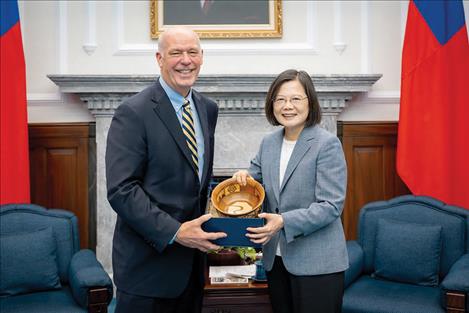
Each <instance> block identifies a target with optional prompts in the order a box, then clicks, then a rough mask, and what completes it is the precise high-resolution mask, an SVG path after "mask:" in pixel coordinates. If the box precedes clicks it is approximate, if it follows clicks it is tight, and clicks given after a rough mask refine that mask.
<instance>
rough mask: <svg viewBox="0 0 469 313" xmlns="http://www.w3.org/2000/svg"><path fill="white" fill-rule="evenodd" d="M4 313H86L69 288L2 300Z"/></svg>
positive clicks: (0, 306) (1, 306)
mask: <svg viewBox="0 0 469 313" xmlns="http://www.w3.org/2000/svg"><path fill="white" fill-rule="evenodd" d="M0 312H2V313H31V312H34V313H86V312H88V310H87V309H85V308H82V307H81V306H79V305H78V303H76V302H75V300H74V299H73V297H72V293H71V292H70V289H69V288H68V286H65V287H63V288H62V289H59V290H48V291H40V292H33V293H27V294H23V295H17V296H14V297H7V298H0Z"/></svg>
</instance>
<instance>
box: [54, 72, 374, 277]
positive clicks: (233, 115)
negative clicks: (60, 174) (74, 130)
mask: <svg viewBox="0 0 469 313" xmlns="http://www.w3.org/2000/svg"><path fill="white" fill-rule="evenodd" d="M48 77H49V78H50V79H51V80H52V81H53V82H54V83H55V84H56V85H58V86H59V87H60V92H62V93H68V94H75V95H77V96H79V98H80V99H81V100H82V101H83V102H85V103H86V104H87V105H88V109H89V110H90V112H91V113H92V114H93V115H94V117H95V118H96V164H97V168H96V170H97V172H96V183H97V186H96V190H97V195H96V201H97V203H96V212H97V216H96V225H97V232H96V233H97V238H96V239H97V246H96V253H97V257H98V259H99V260H100V261H101V262H102V264H103V266H104V268H105V269H106V271H107V272H108V273H111V274H112V264H111V247H112V236H113V231H114V224H115V221H116V214H115V212H114V211H113V210H112V209H111V207H110V205H109V203H108V201H107V198H106V176H105V162H104V156H105V151H106V137H107V132H108V129H109V125H110V123H111V119H112V116H113V114H114V110H115V109H116V108H117V107H118V106H119V104H120V103H121V102H122V101H123V100H124V99H125V98H127V97H129V96H131V95H133V94H135V93H137V92H139V91H141V90H143V89H144V88H145V87H147V86H149V85H150V84H151V83H152V82H153V81H154V80H155V76H153V75H48ZM274 77H275V75H202V76H200V77H199V79H198V81H197V84H196V86H195V89H196V90H198V91H199V92H201V93H203V94H205V95H206V96H208V97H210V98H212V99H213V100H215V101H216V102H217V103H218V106H219V108H220V112H219V113H220V115H219V118H218V124H217V129H216V135H215V159H214V175H215V176H226V175H231V174H232V173H233V172H234V171H235V170H237V169H240V168H246V167H247V166H248V165H249V161H250V159H251V158H252V157H253V156H254V155H255V153H256V152H257V148H258V145H259V143H260V140H261V139H262V137H263V136H264V135H265V134H267V133H269V132H270V131H272V130H273V127H272V126H270V125H269V124H268V123H267V122H266V120H265V117H264V113H263V108H264V98H265V95H266V93H267V89H268V87H269V85H270V83H271V82H272V81H273V79H274ZM380 77H381V75H379V74H351V75H314V76H313V77H312V78H313V81H314V84H315V87H316V91H317V93H318V96H319V102H320V105H321V109H322V112H323V119H322V123H321V124H322V126H323V127H324V128H326V129H327V130H329V131H330V132H332V133H334V134H336V133H337V116H338V115H339V113H340V112H342V110H343V109H344V108H345V107H346V106H347V102H348V101H349V100H350V99H352V97H353V96H354V95H357V94H360V93H366V92H368V91H369V90H370V88H371V86H372V85H373V84H374V83H375V82H376V81H377V80H378V79H379V78H380Z"/></svg>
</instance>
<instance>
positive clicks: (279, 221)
mask: <svg viewBox="0 0 469 313" xmlns="http://www.w3.org/2000/svg"><path fill="white" fill-rule="evenodd" d="M259 217H260V218H265V219H266V220H267V223H266V224H265V225H264V226H262V227H248V228H247V231H248V233H247V234H246V236H247V237H249V238H250V239H251V241H252V242H254V243H261V244H266V243H267V242H269V240H270V239H271V238H272V237H273V236H274V235H275V234H276V233H277V232H278V231H279V230H281V229H282V228H283V217H282V215H280V214H272V213H261V214H259Z"/></svg>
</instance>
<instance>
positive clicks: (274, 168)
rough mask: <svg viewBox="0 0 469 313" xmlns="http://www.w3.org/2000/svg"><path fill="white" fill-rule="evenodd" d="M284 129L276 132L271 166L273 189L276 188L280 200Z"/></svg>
mask: <svg viewBox="0 0 469 313" xmlns="http://www.w3.org/2000/svg"><path fill="white" fill-rule="evenodd" d="M282 140H283V131H278V132H277V133H276V134H275V137H274V142H273V145H272V151H270V155H271V156H272V162H271V167H270V171H271V172H270V177H272V189H273V190H274V195H275V199H276V200H277V203H278V202H279V195H280V182H279V179H280V178H279V168H280V151H281V150H282Z"/></svg>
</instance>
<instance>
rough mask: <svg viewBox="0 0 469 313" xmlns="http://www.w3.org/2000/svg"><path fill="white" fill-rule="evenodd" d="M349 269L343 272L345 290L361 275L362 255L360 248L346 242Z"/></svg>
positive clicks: (351, 242) (355, 243)
mask: <svg viewBox="0 0 469 313" xmlns="http://www.w3.org/2000/svg"><path fill="white" fill-rule="evenodd" d="M347 252H348V259H349V265H350V266H349V268H348V269H347V270H346V271H345V288H347V287H348V286H349V285H350V284H351V283H352V282H354V281H355V280H356V279H357V278H358V276H360V275H362V271H363V262H364V255H363V249H362V247H361V246H360V245H359V244H358V242H356V241H355V240H353V241H347Z"/></svg>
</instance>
